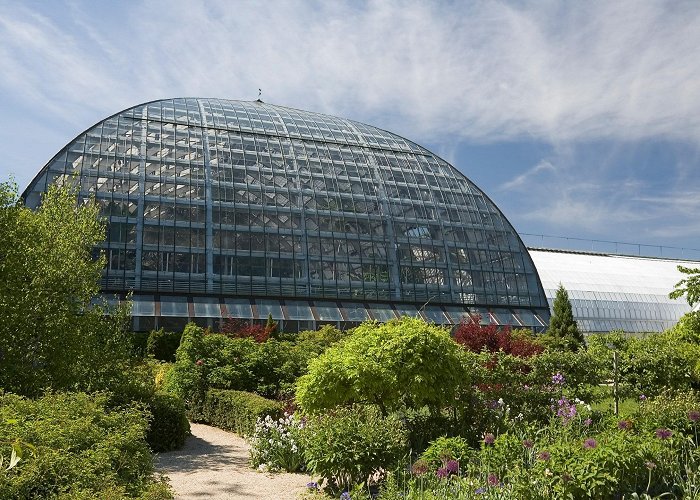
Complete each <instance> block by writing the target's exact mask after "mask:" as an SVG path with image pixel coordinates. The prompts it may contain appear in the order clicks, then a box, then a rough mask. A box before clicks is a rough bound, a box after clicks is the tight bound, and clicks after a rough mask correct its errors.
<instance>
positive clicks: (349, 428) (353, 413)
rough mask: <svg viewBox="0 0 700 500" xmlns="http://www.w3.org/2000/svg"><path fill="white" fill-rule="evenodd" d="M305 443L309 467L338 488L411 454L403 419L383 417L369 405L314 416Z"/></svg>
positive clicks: (363, 478)
mask: <svg viewBox="0 0 700 500" xmlns="http://www.w3.org/2000/svg"><path fill="white" fill-rule="evenodd" d="M303 446H304V456H305V458H306V464H307V467H308V469H309V470H310V471H311V472H312V473H313V474H315V475H318V476H320V477H321V478H323V479H325V480H326V481H328V485H329V486H330V487H331V489H338V490H339V491H342V490H343V489H345V490H348V489H350V488H352V487H353V486H354V485H357V484H360V483H364V482H365V481H367V478H368V477H369V476H370V475H371V474H373V473H374V472H376V471H378V470H380V469H388V468H391V467H393V466H394V465H395V464H396V463H397V462H398V460H399V459H401V458H402V457H404V456H405V455H406V454H407V453H408V446H407V434H406V430H405V429H404V426H403V424H402V422H401V421H400V420H399V419H398V418H397V417H396V416H388V417H383V416H382V415H381V412H380V411H379V410H378V409H377V408H376V407H372V406H368V405H361V406H354V407H349V408H335V409H334V410H332V411H329V412H327V413H324V414H319V415H314V416H311V417H310V418H309V419H308V421H307V425H306V427H305V428H304V433H303Z"/></svg>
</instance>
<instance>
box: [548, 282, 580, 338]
mask: <svg viewBox="0 0 700 500" xmlns="http://www.w3.org/2000/svg"><path fill="white" fill-rule="evenodd" d="M552 309H553V314H552V317H551V319H550V320H549V328H547V335H546V337H545V341H546V342H547V344H548V345H549V346H550V347H553V348H555V349H560V350H571V351H576V350H578V349H579V348H581V347H585V345H586V342H585V340H584V339H583V334H582V333H581V332H580V331H579V329H578V325H577V324H576V320H574V313H573V311H572V310H571V302H569V294H568V293H567V291H566V289H565V288H564V286H563V285H562V284H561V283H560V284H559V288H558V289H557V294H556V296H555V297H554V304H553V307H552Z"/></svg>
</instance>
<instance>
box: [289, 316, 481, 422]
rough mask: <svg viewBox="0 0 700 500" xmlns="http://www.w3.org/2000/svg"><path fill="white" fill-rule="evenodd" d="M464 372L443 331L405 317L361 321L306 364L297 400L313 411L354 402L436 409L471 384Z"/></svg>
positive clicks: (383, 407) (384, 409) (457, 350)
mask: <svg viewBox="0 0 700 500" xmlns="http://www.w3.org/2000/svg"><path fill="white" fill-rule="evenodd" d="M465 375H466V374H465V370H464V368H463V364H462V349H461V348H460V347H459V346H458V345H457V344H456V343H455V342H454V341H452V339H451V338H450V336H449V334H448V333H447V332H446V331H445V330H444V329H442V328H440V327H437V326H434V325H429V324H427V323H425V322H424V321H422V320H419V319H415V318H407V317H404V318H401V319H399V320H393V321H389V322H387V323H384V324H377V323H374V322H365V323H363V324H362V325H360V326H359V327H357V328H356V329H355V330H354V332H353V333H352V334H351V335H350V336H349V337H347V338H346V339H345V340H344V341H342V342H340V343H339V344H336V345H333V346H331V347H329V348H328V349H327V350H326V351H325V352H324V353H323V354H322V355H321V356H319V357H318V358H316V359H314V360H312V361H311V362H310V363H309V373H308V374H306V375H304V376H302V377H301V378H300V379H299V381H298V382H297V391H296V400H297V403H298V404H299V405H300V406H301V407H302V408H303V409H304V410H307V411H311V412H313V411H319V410H322V409H325V408H332V407H335V406H339V405H349V404H353V403H361V404H376V405H377V406H379V408H380V409H381V410H382V413H384V414H386V413H387V412H388V411H390V410H393V409H397V408H401V407H403V406H407V407H412V408H420V407H422V406H424V405H428V406H430V407H432V408H439V407H442V406H447V405H449V404H450V403H451V402H453V401H454V398H455V394H456V391H457V388H458V386H459V385H460V384H466V385H468V384H469V381H468V380H465V379H466V378H467V377H466V376H465Z"/></svg>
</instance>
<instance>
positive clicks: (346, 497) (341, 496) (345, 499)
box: [340, 491, 352, 500]
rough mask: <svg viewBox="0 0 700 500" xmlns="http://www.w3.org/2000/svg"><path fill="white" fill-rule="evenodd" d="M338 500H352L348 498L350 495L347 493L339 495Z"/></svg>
mask: <svg viewBox="0 0 700 500" xmlns="http://www.w3.org/2000/svg"><path fill="white" fill-rule="evenodd" d="M340 500H352V498H351V497H350V493H348V492H347V491H344V492H343V493H341V495H340Z"/></svg>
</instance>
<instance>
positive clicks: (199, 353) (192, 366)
mask: <svg viewBox="0 0 700 500" xmlns="http://www.w3.org/2000/svg"><path fill="white" fill-rule="evenodd" d="M204 353H205V351H204V329H203V328H201V327H199V326H197V325H196V324H194V323H188V324H187V326H186V327H185V330H184V331H183V332H182V338H181V340H180V346H179V347H178V348H177V351H176V353H175V365H174V366H173V367H172V369H171V370H170V373H169V374H168V377H167V378H166V380H165V389H166V391H168V392H171V393H173V394H175V395H176V396H179V397H180V398H181V399H182V400H183V401H184V403H185V408H186V409H187V416H188V417H189V418H190V419H191V420H194V421H199V420H201V419H202V405H203V404H204V396H205V394H206V390H207V381H206V376H207V374H206V370H207V367H205V365H204V361H203V358H204Z"/></svg>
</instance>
